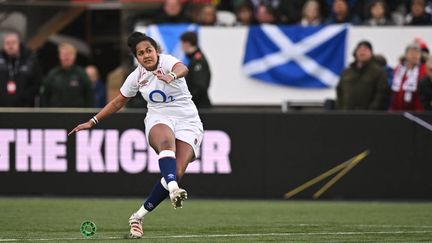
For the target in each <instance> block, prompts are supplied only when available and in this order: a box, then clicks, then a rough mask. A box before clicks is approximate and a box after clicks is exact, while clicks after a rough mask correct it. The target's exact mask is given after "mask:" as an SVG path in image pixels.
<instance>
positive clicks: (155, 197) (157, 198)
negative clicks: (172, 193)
mask: <svg viewBox="0 0 432 243" xmlns="http://www.w3.org/2000/svg"><path fill="white" fill-rule="evenodd" d="M168 194H169V193H168V191H167V190H166V189H165V188H164V187H163V186H162V184H161V182H160V181H159V182H158V183H156V185H155V186H154V187H153V190H152V191H151V193H150V195H149V196H148V198H147V200H146V201H145V202H144V208H145V209H146V210H147V211H149V212H151V211H152V210H153V209H155V208H156V207H157V206H158V205H159V204H160V203H161V202H162V201H163V200H164V199H165V198H167V197H168Z"/></svg>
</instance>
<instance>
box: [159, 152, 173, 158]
mask: <svg viewBox="0 0 432 243" xmlns="http://www.w3.org/2000/svg"><path fill="white" fill-rule="evenodd" d="M165 157H173V158H175V153H174V151H171V150H162V151H160V153H159V159H161V158H165Z"/></svg>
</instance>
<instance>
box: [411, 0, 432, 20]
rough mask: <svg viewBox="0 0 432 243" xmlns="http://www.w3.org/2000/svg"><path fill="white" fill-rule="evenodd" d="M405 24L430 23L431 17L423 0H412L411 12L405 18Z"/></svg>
mask: <svg viewBox="0 0 432 243" xmlns="http://www.w3.org/2000/svg"><path fill="white" fill-rule="evenodd" d="M405 24H406V25H431V24H432V18H431V15H430V14H429V13H426V2H425V0H412V1H411V12H410V13H409V14H408V15H407V16H406V18H405Z"/></svg>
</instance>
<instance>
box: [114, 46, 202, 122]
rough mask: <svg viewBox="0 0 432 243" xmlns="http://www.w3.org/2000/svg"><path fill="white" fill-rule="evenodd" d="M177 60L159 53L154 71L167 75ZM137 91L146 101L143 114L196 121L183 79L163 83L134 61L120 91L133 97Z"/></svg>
mask: <svg viewBox="0 0 432 243" xmlns="http://www.w3.org/2000/svg"><path fill="white" fill-rule="evenodd" d="M179 62H180V61H179V60H178V59H177V58H175V57H173V56H171V55H165V54H159V63H158V66H157V69H156V70H155V71H157V72H161V73H162V74H167V73H169V72H170V71H172V68H173V67H174V65H175V64H177V63H179ZM138 91H139V92H140V93H141V95H142V96H143V97H144V99H145V100H146V101H147V108H148V112H147V116H150V115H152V114H155V115H163V116H166V117H171V118H174V119H182V120H185V121H200V119H199V116H198V110H197V108H196V106H195V104H194V103H193V101H192V95H191V94H190V92H189V89H188V87H187V84H186V80H185V79H184V78H179V79H176V80H173V81H172V82H171V83H169V84H167V83H165V82H164V81H162V80H159V79H158V78H157V77H156V76H155V75H154V74H153V71H147V70H146V69H145V68H144V67H142V66H141V65H140V64H138V67H137V68H136V69H135V70H134V71H133V72H132V73H131V74H129V76H128V77H127V79H126V81H125V82H124V84H123V86H122V87H121V88H120V92H121V94H122V95H123V96H125V97H134V96H135V95H136V94H137V92H138Z"/></svg>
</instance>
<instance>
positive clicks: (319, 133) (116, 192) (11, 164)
mask: <svg viewBox="0 0 432 243" xmlns="http://www.w3.org/2000/svg"><path fill="white" fill-rule="evenodd" d="M93 114H94V111H93V110H92V111H87V112H82V110H81V112H54V111H52V110H44V109H41V110H37V111H30V110H29V111H28V112H24V111H19V112H17V111H11V110H10V111H8V110H4V109H3V110H2V111H0V195H52V196H77V195H81V196H145V195H146V193H148V192H149V190H150V189H151V188H152V186H153V183H154V182H155V181H156V180H158V178H160V175H159V174H158V164H157V155H156V154H155V152H154V151H153V150H152V149H149V145H148V144H147V142H146V138H145V135H144V132H143V128H144V125H143V118H144V116H145V113H144V112H143V111H138V112H137V111H135V110H134V111H125V112H121V113H117V114H115V115H113V116H112V117H110V118H109V119H107V120H104V121H103V122H102V123H100V124H98V125H97V127H95V128H94V129H93V130H90V131H82V132H79V133H78V134H76V135H72V136H69V137H68V136H67V133H68V130H70V129H72V128H73V127H74V126H75V125H76V124H77V123H79V122H82V121H86V120H88V119H89V118H90V117H91V116H92V115H93ZM201 117H202V120H203V123H204V125H205V136H204V141H203V144H202V148H201V156H200V157H199V158H198V160H197V161H195V162H193V163H192V164H190V166H189V168H188V174H187V175H186V176H185V178H184V179H183V180H182V181H181V184H182V185H183V186H184V187H185V188H187V189H188V191H189V193H190V194H191V197H194V196H196V197H224V198H283V196H284V194H285V193H287V192H289V191H291V190H293V189H295V188H297V187H298V186H300V185H302V184H303V183H305V182H307V181H309V180H311V179H312V178H314V177H317V176H320V175H321V177H323V175H325V174H323V173H324V172H326V171H329V170H331V169H332V168H335V167H338V166H340V165H341V164H342V163H343V162H345V161H347V160H349V159H350V158H353V157H355V156H357V155H358V154H360V153H362V152H363V151H368V152H369V154H368V155H367V156H366V157H364V158H362V159H361V160H358V161H357V164H356V165H355V167H353V168H350V171H346V173H345V174H344V175H343V176H340V178H339V179H338V180H337V181H336V182H335V183H334V184H332V185H331V186H330V187H329V188H328V189H327V190H325V192H324V193H322V195H321V196H320V197H319V198H325V199H432V179H431V177H430V174H431V172H432V149H431V148H432V128H431V127H432V126H431V125H430V123H431V122H432V114H426V113H424V114H411V113H350V112H329V113H297V112H293V113H281V112H262V111H260V112H253V111H247V112H240V111H238V112H226V111H225V112H223V111H203V112H202V114H201ZM332 176H335V175H332ZM332 176H329V177H326V178H325V179H323V180H320V181H319V182H317V183H316V184H314V185H312V186H310V187H307V188H306V189H305V190H301V191H300V192H298V194H296V195H295V196H293V198H303V199H305V198H312V195H313V194H314V193H316V191H318V190H319V189H320V188H322V187H323V185H324V184H325V183H326V182H328V181H329V180H332V179H331V178H332Z"/></svg>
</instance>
